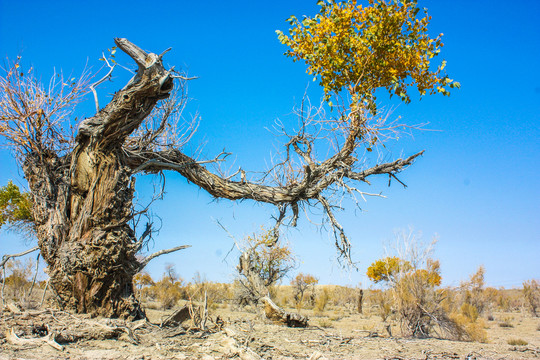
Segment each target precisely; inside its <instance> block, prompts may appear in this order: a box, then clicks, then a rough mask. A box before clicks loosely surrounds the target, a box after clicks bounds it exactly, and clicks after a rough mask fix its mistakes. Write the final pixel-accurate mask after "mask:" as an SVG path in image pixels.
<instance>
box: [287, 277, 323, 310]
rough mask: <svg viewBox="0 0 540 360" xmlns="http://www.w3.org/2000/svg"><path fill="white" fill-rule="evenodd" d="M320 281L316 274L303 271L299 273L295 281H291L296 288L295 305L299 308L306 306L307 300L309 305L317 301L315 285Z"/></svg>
mask: <svg viewBox="0 0 540 360" xmlns="http://www.w3.org/2000/svg"><path fill="white" fill-rule="evenodd" d="M318 282H319V280H318V279H317V278H316V277H315V276H313V275H310V274H303V273H299V274H298V275H297V276H296V277H295V278H294V279H293V281H291V285H292V286H293V289H294V301H295V307H296V309H297V310H300V309H302V308H303V307H305V305H306V304H305V302H307V303H308V304H309V306H313V304H314V302H315V285H317V283H318Z"/></svg>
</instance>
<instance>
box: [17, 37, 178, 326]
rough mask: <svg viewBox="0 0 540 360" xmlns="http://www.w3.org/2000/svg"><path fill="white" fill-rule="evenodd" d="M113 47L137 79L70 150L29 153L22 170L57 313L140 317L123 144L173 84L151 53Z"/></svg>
mask: <svg viewBox="0 0 540 360" xmlns="http://www.w3.org/2000/svg"><path fill="white" fill-rule="evenodd" d="M115 41H116V43H117V45H118V46H119V47H120V48H121V49H122V50H124V51H125V52H126V53H128V54H130V55H131V56H132V57H133V58H134V60H135V61H136V62H137V64H139V70H138V72H137V75H136V76H135V78H134V79H133V80H132V81H131V82H130V84H128V85H127V86H126V87H125V88H124V89H122V90H121V91H119V92H118V93H116V95H115V96H114V98H113V99H112V101H111V102H110V103H109V104H108V105H107V106H106V107H105V108H103V109H102V110H100V111H99V112H98V113H97V114H96V115H95V116H94V117H92V118H89V119H86V120H84V121H83V122H82V124H81V126H80V128H79V132H78V135H77V137H76V145H75V147H74V149H73V151H72V152H71V153H70V154H68V155H66V156H64V157H58V156H57V155H56V154H52V153H30V154H28V155H27V156H26V159H25V162H24V166H23V171H24V173H25V176H26V178H27V180H28V183H29V186H30V189H31V191H32V194H33V196H34V215H35V218H36V229H37V237H38V245H39V247H40V249H41V253H42V255H43V258H44V260H45V261H46V262H47V265H48V273H49V276H50V278H51V280H50V285H51V287H52V289H53V291H54V292H55V294H56V298H57V300H58V302H59V304H60V306H61V307H62V308H67V309H70V310H73V311H76V312H80V313H92V314H95V315H102V316H108V317H124V318H140V317H141V316H143V312H142V311H141V309H140V306H139V304H138V302H137V301H136V299H135V296H134V292H133V276H134V275H135V274H136V273H137V272H138V271H139V269H140V264H139V262H138V261H137V259H136V257H135V254H136V253H137V251H138V250H139V249H138V246H137V241H136V238H135V234H134V231H133V229H131V228H130V226H129V225H128V224H127V221H128V220H130V217H131V215H132V201H133V191H134V187H133V185H134V180H133V178H132V175H133V170H132V169H131V168H130V167H129V166H127V165H126V160H125V155H124V152H123V151H122V147H123V145H124V142H125V140H126V138H127V137H128V136H129V135H130V134H131V133H132V132H133V131H134V130H135V129H137V127H138V126H139V125H140V124H141V122H142V121H143V120H144V119H145V117H146V116H148V114H150V112H151V111H152V109H153V108H154V106H155V105H156V103H157V102H158V100H160V99H163V98H166V97H167V96H168V94H169V92H170V90H171V89H172V82H173V79H172V78H171V76H170V73H169V72H167V71H166V70H165V69H164V68H163V65H162V63H161V59H160V58H159V57H158V56H156V55H154V54H146V53H144V52H143V51H142V50H140V49H139V48H137V47H136V46H134V45H133V44H131V43H129V42H128V41H127V40H123V39H116V40H115Z"/></svg>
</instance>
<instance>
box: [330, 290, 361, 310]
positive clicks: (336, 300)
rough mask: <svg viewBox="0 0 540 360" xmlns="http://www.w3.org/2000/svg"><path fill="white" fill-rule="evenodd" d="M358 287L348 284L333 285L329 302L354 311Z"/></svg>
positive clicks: (356, 303)
mask: <svg viewBox="0 0 540 360" xmlns="http://www.w3.org/2000/svg"><path fill="white" fill-rule="evenodd" d="M358 291H359V290H358V289H356V288H352V287H348V286H334V287H332V292H331V293H330V294H329V295H330V296H331V299H330V300H331V302H332V304H333V305H335V306H340V307H344V308H347V309H350V310H351V311H354V309H355V308H356V307H357V305H358Z"/></svg>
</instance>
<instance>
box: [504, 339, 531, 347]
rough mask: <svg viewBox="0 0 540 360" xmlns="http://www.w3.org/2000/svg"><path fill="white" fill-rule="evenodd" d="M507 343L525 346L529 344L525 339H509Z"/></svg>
mask: <svg viewBox="0 0 540 360" xmlns="http://www.w3.org/2000/svg"><path fill="white" fill-rule="evenodd" d="M507 343H508V345H513V346H525V345H528V344H529V343H528V342H526V341H525V340H523V339H508V341H507Z"/></svg>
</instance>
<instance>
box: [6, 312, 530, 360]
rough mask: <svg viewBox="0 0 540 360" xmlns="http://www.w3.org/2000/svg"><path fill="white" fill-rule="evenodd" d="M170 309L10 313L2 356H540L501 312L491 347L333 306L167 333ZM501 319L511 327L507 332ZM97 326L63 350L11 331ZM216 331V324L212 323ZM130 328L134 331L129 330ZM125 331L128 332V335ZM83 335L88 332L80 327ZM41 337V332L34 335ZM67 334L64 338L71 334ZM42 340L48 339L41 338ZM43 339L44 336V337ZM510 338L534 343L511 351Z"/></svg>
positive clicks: (523, 319)
mask: <svg viewBox="0 0 540 360" xmlns="http://www.w3.org/2000/svg"><path fill="white" fill-rule="evenodd" d="M170 312H171V311H168V312H163V311H157V310H148V311H147V315H148V319H149V320H150V322H151V323H150V322H146V321H144V320H143V321H139V322H138V323H137V324H135V323H126V322H120V321H119V320H116V321H114V322H113V321H112V320H107V319H88V318H81V317H79V316H74V315H71V314H67V313H64V312H58V311H52V310H51V312H47V313H44V314H34V315H32V314H28V313H27V314H24V313H23V314H13V313H10V312H3V313H2V318H1V321H0V330H1V335H0V359H1V360H3V359H39V360H44V359H130V360H135V359H204V360H211V359H235V358H239V359H258V358H263V359H312V360H315V359H396V360H397V359H426V360H427V359H536V358H540V330H539V327H540V319H538V318H533V317H531V316H530V315H528V314H525V313H494V314H493V317H494V318H493V320H492V321H487V320H485V325H486V326H485V328H486V331H487V333H488V339H489V340H488V343H478V342H460V341H449V340H442V339H433V338H432V339H408V338H403V337H401V336H400V335H399V329H398V327H397V326H396V325H394V326H393V327H392V328H391V331H392V335H394V336H393V337H390V336H389V334H388V332H387V331H386V330H385V326H384V325H385V324H383V323H382V322H381V320H380V318H379V317H378V316H375V315H359V314H352V313H350V312H348V311H347V310H344V309H330V310H327V311H325V312H324V313H323V314H315V313H313V312H311V311H303V313H304V314H305V315H308V316H309V317H310V326H309V327H308V328H305V329H301V328H287V327H284V326H280V325H275V324H272V323H270V322H268V321H267V320H265V319H262V318H261V317H260V316H258V315H257V314H256V313H255V312H251V311H249V309H246V310H242V311H239V310H232V309H231V307H230V306H227V305H221V306H219V307H218V308H217V309H214V310H212V311H211V312H210V316H211V318H212V319H216V318H217V316H219V317H220V319H222V320H223V323H221V322H219V324H220V326H219V327H215V328H213V330H212V331H204V332H203V331H185V330H184V329H183V328H182V327H172V328H167V329H160V328H159V327H157V326H155V325H152V323H153V324H156V323H157V324H159V323H161V320H162V319H164V318H165V317H166V315H167V314H169V313H170ZM502 322H506V323H510V324H511V326H512V327H501V326H500V325H499V324H500V323H502ZM90 323H92V324H95V329H96V334H98V335H97V336H95V334H94V335H89V334H88V333H85V335H84V336H82V337H81V338H80V339H76V338H75V337H73V336H72V337H71V338H70V337H69V336H67V335H66V341H64V343H62V341H59V343H62V346H63V349H62V350H57V349H54V348H53V347H52V346H50V345H48V344H47V343H45V342H40V343H28V344H18V345H16V344H13V343H12V342H10V341H8V339H7V338H6V334H9V331H10V329H13V331H14V333H15V334H16V335H18V336H19V338H21V339H32V338H34V339H35V338H39V336H40V335H39V334H36V333H35V329H37V328H40V327H43V326H45V325H48V326H49V328H50V329H51V332H52V331H53V330H52V329H54V332H55V333H56V334H58V333H60V334H62V332H64V333H65V332H66V331H67V329H72V328H73V326H74V324H81V326H82V325H83V324H86V325H88V324H90ZM100 324H108V325H107V326H109V329H110V326H113V327H115V329H117V330H118V331H117V332H116V333H115V334H114V336H113V338H111V339H106V338H105V337H108V336H100V335H99V334H100V333H101V334H102V335H103V332H101V331H102V330H103V329H104V328H105V326H103V325H100ZM209 327H210V328H212V327H213V324H212V322H209ZM79 329H82V327H80V328H79ZM128 329H129V330H130V331H128ZM122 330H123V331H122ZM79 331H82V330H79ZM32 332H34V334H32ZM64 335H65V334H64ZM41 336H43V334H41ZM42 338H43V337H42ZM510 339H522V340H524V341H526V342H527V343H528V344H527V345H522V346H512V345H509V344H508V340H510Z"/></svg>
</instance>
